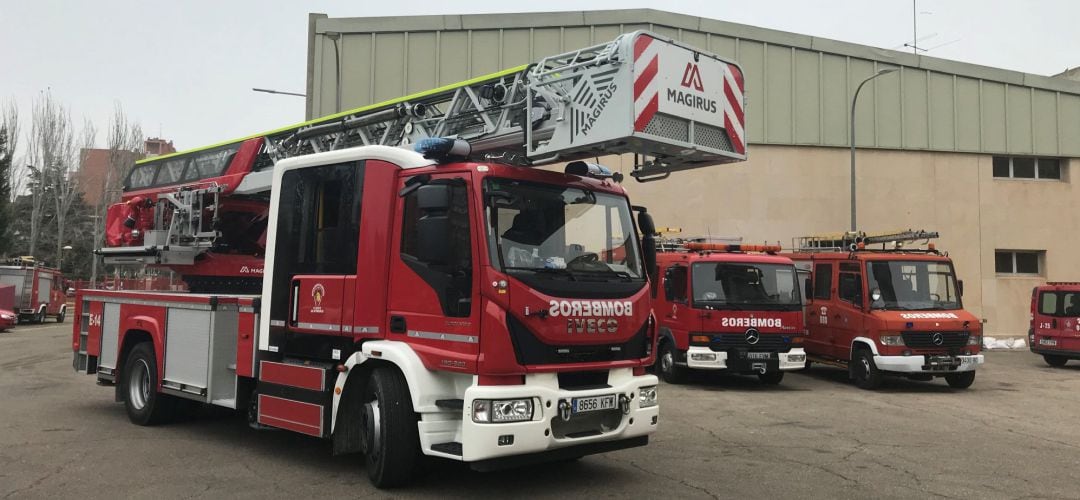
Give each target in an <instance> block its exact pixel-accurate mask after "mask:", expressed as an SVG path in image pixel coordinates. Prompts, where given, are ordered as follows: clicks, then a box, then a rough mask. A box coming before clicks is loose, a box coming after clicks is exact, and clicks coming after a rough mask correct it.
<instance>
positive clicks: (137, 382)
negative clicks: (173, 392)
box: [120, 342, 176, 425]
mask: <svg viewBox="0 0 1080 500" xmlns="http://www.w3.org/2000/svg"><path fill="white" fill-rule="evenodd" d="M120 375H121V378H120V384H121V386H120V394H122V395H123V396H124V407H125V408H126V409H127V414H128V418H129V419H130V420H131V422H132V423H134V424H138V425H154V424H160V423H163V422H165V421H167V420H168V419H169V418H170V417H172V415H173V412H174V410H175V409H176V398H174V397H172V396H169V395H166V394H161V393H159V392H158V391H157V360H156V358H155V356H154V346H153V344H151V343H150V342H143V343H141V344H138V345H136V346H135V347H134V348H133V349H132V350H131V352H130V353H129V354H128V358H127V362H126V363H124V371H123V372H122V373H121V374H120Z"/></svg>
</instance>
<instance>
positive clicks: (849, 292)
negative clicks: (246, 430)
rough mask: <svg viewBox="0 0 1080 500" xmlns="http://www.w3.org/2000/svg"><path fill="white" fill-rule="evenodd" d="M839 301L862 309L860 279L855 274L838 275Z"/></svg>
mask: <svg viewBox="0 0 1080 500" xmlns="http://www.w3.org/2000/svg"><path fill="white" fill-rule="evenodd" d="M838 295H839V296H840V300H843V301H847V302H851V303H852V304H853V305H855V306H856V307H862V279H860V275H858V274H855V273H840V281H839V291H838Z"/></svg>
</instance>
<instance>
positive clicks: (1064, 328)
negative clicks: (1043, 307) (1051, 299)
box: [1055, 290, 1080, 351]
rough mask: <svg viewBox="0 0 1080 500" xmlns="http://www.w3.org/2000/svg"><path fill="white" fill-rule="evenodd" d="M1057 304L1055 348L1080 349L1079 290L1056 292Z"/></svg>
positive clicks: (1064, 349) (1065, 349)
mask: <svg viewBox="0 0 1080 500" xmlns="http://www.w3.org/2000/svg"><path fill="white" fill-rule="evenodd" d="M1058 299H1059V300H1060V302H1061V305H1060V306H1059V309H1058V311H1059V317H1058V318H1057V319H1058V329H1057V331H1056V332H1055V334H1056V335H1057V348H1058V349H1061V350H1063V351H1080V292H1076V291H1072V290H1062V291H1060V292H1058Z"/></svg>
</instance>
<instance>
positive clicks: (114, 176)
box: [90, 102, 143, 284]
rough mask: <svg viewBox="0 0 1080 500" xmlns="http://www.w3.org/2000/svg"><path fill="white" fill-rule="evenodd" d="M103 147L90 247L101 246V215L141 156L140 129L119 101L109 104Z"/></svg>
mask: <svg viewBox="0 0 1080 500" xmlns="http://www.w3.org/2000/svg"><path fill="white" fill-rule="evenodd" d="M106 135H107V136H106V138H105V141H106V147H107V148H108V158H107V160H108V164H107V165H106V166H105V171H104V172H103V174H102V176H101V178H100V179H99V181H100V182H101V185H100V186H99V187H100V188H101V197H100V198H98V203H97V205H96V206H95V207H94V213H95V214H96V217H95V220H94V248H101V247H102V243H103V241H102V240H103V238H104V236H105V230H104V228H105V224H106V220H105V215H106V213H107V211H108V207H109V206H110V205H112V204H113V203H116V202H117V201H119V199H120V193H121V190H122V187H123V183H124V178H125V177H126V176H127V173H128V171H130V170H131V167H133V166H134V165H135V161H136V160H138V159H139V158H141V157H142V156H143V153H142V148H143V133H142V127H140V126H139V124H138V123H132V122H131V121H130V120H129V119H128V117H127V114H126V113H124V107H123V106H122V105H121V104H120V103H119V102H117V103H115V105H114V106H113V116H112V118H111V119H110V120H109V124H108V130H107V131H106ZM97 264H98V262H97V257H94V260H93V261H92V262H91V270H90V282H91V283H92V284H96V281H97Z"/></svg>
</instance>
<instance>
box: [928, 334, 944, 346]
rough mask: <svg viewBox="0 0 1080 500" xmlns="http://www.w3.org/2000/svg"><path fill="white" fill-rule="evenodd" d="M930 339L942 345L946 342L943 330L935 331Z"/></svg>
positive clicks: (935, 343)
mask: <svg viewBox="0 0 1080 500" xmlns="http://www.w3.org/2000/svg"><path fill="white" fill-rule="evenodd" d="M930 340H931V341H932V342H933V343H934V345H941V344H944V343H945V336H944V335H942V334H941V332H934V334H933V335H931V336H930Z"/></svg>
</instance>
